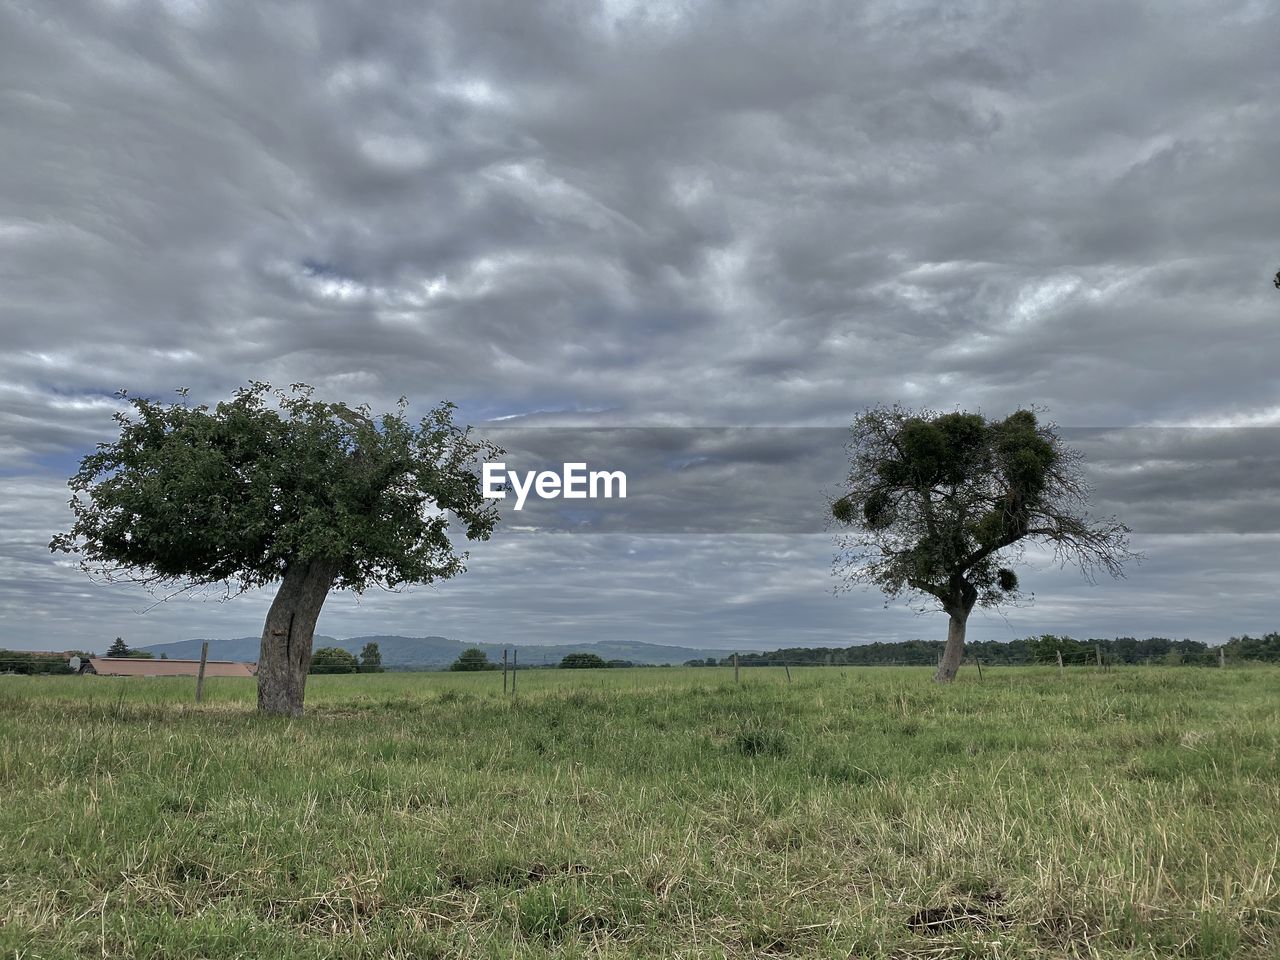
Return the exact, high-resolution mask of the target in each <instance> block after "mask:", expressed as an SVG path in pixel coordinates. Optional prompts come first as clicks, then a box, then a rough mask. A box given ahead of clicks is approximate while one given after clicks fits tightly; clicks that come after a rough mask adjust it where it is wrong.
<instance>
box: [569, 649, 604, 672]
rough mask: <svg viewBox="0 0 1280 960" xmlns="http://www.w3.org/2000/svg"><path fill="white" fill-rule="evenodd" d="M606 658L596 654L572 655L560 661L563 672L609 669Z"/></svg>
mask: <svg viewBox="0 0 1280 960" xmlns="http://www.w3.org/2000/svg"><path fill="white" fill-rule="evenodd" d="M607 666H608V664H607V663H605V662H604V657H601V656H597V655H596V654H594V653H570V654H566V655H565V656H564V658H563V659H561V661H560V669H561V670H588V669H591V668H593V667H607Z"/></svg>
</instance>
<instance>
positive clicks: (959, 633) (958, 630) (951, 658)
mask: <svg viewBox="0 0 1280 960" xmlns="http://www.w3.org/2000/svg"><path fill="white" fill-rule="evenodd" d="M969 609H972V608H969ZM969 609H966V608H965V607H964V606H959V607H951V608H949V609H948V610H947V614H948V616H950V618H951V619H950V620H949V621H948V623H947V645H946V646H945V647H944V648H943V650H942V662H941V663H939V664H938V672H937V673H935V674H934V675H933V679H934V680H936V681H937V682H938V683H950V682H951V681H952V680H954V679H955V678H956V674H957V673H959V672H960V661H961V660H963V659H964V632H965V625H966V624H967V623H968V622H969Z"/></svg>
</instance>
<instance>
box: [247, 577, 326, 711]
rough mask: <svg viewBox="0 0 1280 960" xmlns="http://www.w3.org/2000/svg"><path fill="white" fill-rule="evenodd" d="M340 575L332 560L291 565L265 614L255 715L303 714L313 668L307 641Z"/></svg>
mask: <svg viewBox="0 0 1280 960" xmlns="http://www.w3.org/2000/svg"><path fill="white" fill-rule="evenodd" d="M337 575H338V564H337V563H336V562H334V561H332V560H312V561H310V562H305V561H304V562H300V563H295V564H291V565H290V566H289V569H288V570H286V571H285V575H284V580H283V582H281V584H280V589H279V591H277V593H276V598H275V600H273V601H272V602H271V609H270V610H269V611H268V612H267V623H266V626H264V627H263V629H262V647H261V649H260V651H259V653H258V711H259V712H260V713H274V714H284V715H286V716H290V717H300V716H302V699H303V696H304V694H305V692H306V687H307V671H309V670H310V669H311V639H312V637H313V636H315V632H316V621H317V620H318V619H319V618H320V608H321V607H322V606H324V601H325V597H327V596H328V595H329V589H330V588H331V587H332V586H333V581H334V578H335V577H337Z"/></svg>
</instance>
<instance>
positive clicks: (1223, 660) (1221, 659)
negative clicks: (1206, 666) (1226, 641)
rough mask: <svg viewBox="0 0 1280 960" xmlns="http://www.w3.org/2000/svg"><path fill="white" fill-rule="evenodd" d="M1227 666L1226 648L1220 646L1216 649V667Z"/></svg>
mask: <svg viewBox="0 0 1280 960" xmlns="http://www.w3.org/2000/svg"><path fill="white" fill-rule="evenodd" d="M1226 665H1227V648H1226V647H1225V646H1221V647H1219V648H1218V666H1219V667H1225V666H1226Z"/></svg>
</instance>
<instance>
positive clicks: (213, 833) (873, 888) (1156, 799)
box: [0, 667, 1280, 960]
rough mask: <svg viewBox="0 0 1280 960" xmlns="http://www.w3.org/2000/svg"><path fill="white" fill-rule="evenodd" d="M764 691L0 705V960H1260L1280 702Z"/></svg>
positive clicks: (478, 685) (1139, 679) (471, 687)
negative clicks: (291, 708) (258, 705)
mask: <svg viewBox="0 0 1280 960" xmlns="http://www.w3.org/2000/svg"><path fill="white" fill-rule="evenodd" d="M793 674H794V676H795V682H794V683H792V684H790V685H788V684H787V683H786V680H785V678H784V676H783V675H782V671H781V670H776V671H775V670H773V669H765V668H755V669H750V670H743V672H742V675H743V683H742V685H741V686H740V687H735V686H734V684H733V672H732V670H731V669H689V670H685V669H636V670H605V671H529V672H527V673H522V674H521V677H520V692H519V695H518V697H517V698H516V699H514V700H513V699H511V698H505V699H504V698H503V696H502V694H501V685H502V680H501V675H500V674H492V673H490V674H472V675H460V674H439V673H431V674H383V675H373V676H353V677H315V678H312V680H311V683H310V684H309V689H308V713H307V716H306V717H305V718H304V719H303V720H300V721H287V720H267V719H260V718H258V717H256V716H255V715H254V714H253V713H252V706H253V698H254V691H253V686H252V683H251V682H245V681H235V680H212V681H210V682H209V684H208V687H207V692H208V694H209V696H208V699H207V702H206V703H205V704H204V705H203V706H201V707H195V706H194V705H192V704H191V703H190V702H189V701H190V698H191V692H192V682H191V681H190V680H176V679H175V680H167V679H166V680H139V679H120V680H118V679H108V678H90V677H66V678H28V677H0V957H6V958H8V957H40V958H45V957H50V958H52V957H95V958H101V957H139V958H142V957H152V958H159V957H164V958H176V957H209V958H222V957H273V958H275V957H299V958H302V957H341V958H359V957H387V956H392V957H405V958H408V957H415V958H421V957H455V956H459V957H461V956H465V957H547V956H563V957H585V956H601V957H660V956H679V957H690V958H691V957H769V956H772V957H787V956H791V957H839V958H842V960H843V958H847V957H885V958H888V957H896V958H909V957H919V958H961V957H971V958H978V957H984V958H985V957H991V958H1001V960H1016V958H1032V957H1044V958H1049V957H1126V958H1137V957H1150V958H1166V957H1184V958H1206V960H1207V958H1224V960H1225V958H1262V957H1275V956H1277V955H1280V877H1278V870H1280V840H1278V839H1277V837H1278V831H1277V824H1280V756H1278V751H1277V746H1278V745H1280V669H1275V668H1265V669H1229V670H1216V669H1191V668H1159V667H1152V668H1130V669H1127V670H1116V671H1114V672H1111V673H1106V674H1101V673H1097V672H1094V671H1089V670H1074V671H1069V672H1068V673H1067V674H1066V675H1065V676H1060V675H1059V674H1058V672H1057V670H1056V669H1052V668H1047V669H1038V668H1006V669H994V670H988V671H987V672H986V676H985V680H983V681H981V682H979V680H978V678H977V675H976V674H975V673H973V672H972V671H966V673H965V674H963V675H962V678H961V680H960V682H958V683H957V684H955V685H954V686H952V687H950V688H940V687H937V686H935V685H934V684H932V683H930V682H929V672H928V671H925V670H917V669H905V668H880V669H876V668H864V669H852V668H851V669H849V670H847V671H841V670H838V669H833V670H822V669H809V670H795V671H793ZM913 920H914V921H915V922H914V924H913V923H912V921H913Z"/></svg>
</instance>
